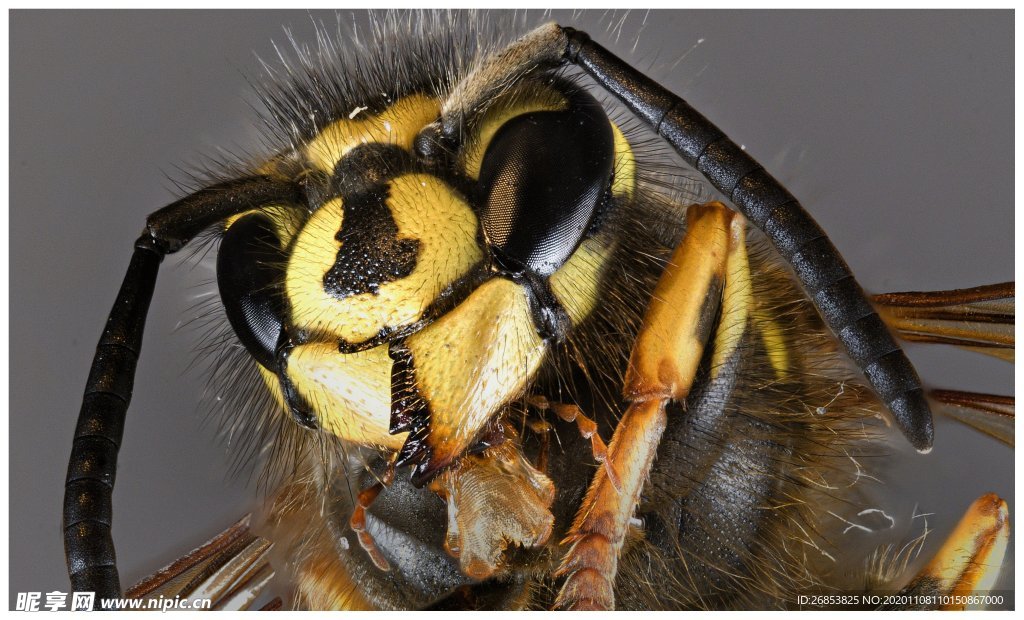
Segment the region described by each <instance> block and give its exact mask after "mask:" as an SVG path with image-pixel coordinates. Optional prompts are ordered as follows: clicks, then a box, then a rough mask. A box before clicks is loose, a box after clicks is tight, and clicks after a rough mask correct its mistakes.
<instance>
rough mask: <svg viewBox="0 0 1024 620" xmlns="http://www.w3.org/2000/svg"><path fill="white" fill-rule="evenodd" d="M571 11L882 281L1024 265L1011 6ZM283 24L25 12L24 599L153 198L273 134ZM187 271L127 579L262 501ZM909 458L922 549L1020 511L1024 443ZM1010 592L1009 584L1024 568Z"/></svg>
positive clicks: (121, 511) (949, 434) (902, 509)
mask: <svg viewBox="0 0 1024 620" xmlns="http://www.w3.org/2000/svg"><path fill="white" fill-rule="evenodd" d="M315 15H316V17H318V18H323V19H325V20H327V21H328V22H330V23H333V20H334V16H333V14H332V13H325V14H315ZM536 17H537V19H538V20H539V19H541V18H542V16H541V15H539V14H538V15H536ZM554 17H555V18H557V19H558V20H559V21H561V22H562V23H567V24H578V25H580V26H581V27H583V28H586V29H588V30H589V31H590V32H591V34H592V35H594V37H595V39H597V40H599V41H602V42H603V43H605V44H606V45H607V46H609V47H611V48H612V49H614V50H616V51H618V52H619V53H621V54H623V55H625V56H626V57H627V58H629V59H630V60H631V61H632V62H634V64H636V65H638V66H639V67H641V68H643V69H645V70H649V72H650V73H651V74H652V75H653V76H654V77H656V78H658V79H659V80H660V81H662V82H663V83H664V84H666V85H667V86H668V87H669V88H671V89H672V90H674V91H675V92H677V93H680V94H681V95H683V96H684V97H686V98H687V99H688V100H689V101H690V102H691V103H692V104H694V105H695V107H697V109H699V110H702V111H703V112H704V114H706V115H707V116H709V117H710V118H711V119H712V120H713V121H714V122H716V123H717V124H719V125H720V126H721V127H722V128H723V129H724V130H725V131H726V132H727V133H729V134H730V135H731V136H732V137H733V138H734V139H735V140H736V141H737V142H740V143H741V144H745V145H746V146H747V148H748V149H749V151H750V152H751V153H752V154H753V155H754V156H755V157H757V158H759V159H760V160H761V161H762V162H763V163H764V164H766V165H767V166H768V167H769V169H770V170H772V171H773V172H774V173H775V174H776V176H778V177H779V178H780V179H781V180H783V182H784V183H786V184H787V185H788V187H789V188H790V189H791V190H792V191H793V192H794V193H795V194H796V195H797V196H798V197H800V198H801V200H802V201H803V203H804V204H805V205H806V206H807V207H808V208H809V209H810V210H811V212H812V213H813V214H814V215H815V217H816V218H817V219H818V221H819V222H820V223H821V224H822V225H823V226H824V228H825V229H826V230H828V231H829V232H830V234H831V235H832V238H833V240H834V241H835V243H836V245H837V246H838V247H839V249H840V250H841V251H842V252H843V253H844V255H845V256H846V258H847V260H848V262H849V263H850V265H851V267H852V268H853V270H854V272H855V273H857V274H858V276H859V279H860V281H861V283H862V284H863V285H864V286H865V288H867V289H869V290H872V291H876V292H881V291H886V290H908V289H916V290H927V289H938V288H953V287H958V286H970V285H975V284H981V283H988V282H996V281H1002V280H1009V279H1012V278H1013V267H1012V265H1013V209H1012V206H1011V205H1012V204H1013V203H1012V201H1013V180H1012V179H1013V170H1014V167H1013V121H1014V116H1013V60H1012V59H1013V55H1012V52H1013V14H1012V13H1011V12H970V13H965V12H927V13H922V12H884V13H882V12H867V13H850V12H815V13H806V12H667V13H666V12H655V13H651V14H650V15H646V14H645V13H644V12H642V11H640V12H634V13H632V14H629V15H627V16H625V23H624V25H623V27H622V29H621V33H622V34H621V37H618V38H616V36H615V35H614V34H609V33H606V32H604V26H605V24H607V23H609V21H612V18H610V17H609V16H608V15H606V14H605V13H604V12H602V11H592V12H589V13H585V14H583V15H578V16H577V15H573V14H571V13H558V14H556V15H555V16H554ZM619 17H621V15H616V16H613V18H614V20H615V21H616V22H617V20H618V18H619ZM355 18H356V19H357V20H361V19H363V16H362V15H361V14H360V15H357V16H355ZM346 19H348V17H347V14H346ZM282 25H291V26H293V28H294V31H295V33H296V36H297V38H298V39H300V40H306V41H308V40H310V33H311V32H312V27H311V25H310V16H309V15H308V14H307V13H304V12H290V13H289V12H210V13H197V12H154V11H147V12H64V11H48V12H26V11H15V12H13V13H12V14H11V20H10V33H11V61H10V62H11V64H10V76H11V77H10V79H11V84H10V93H11V96H10V112H11V124H10V130H11V133H10V136H11V152H10V166H11V170H10V172H11V176H10V178H11V194H10V198H11V218H10V224H11V256H10V259H11V274H10V275H11V279H10V282H11V314H10V317H11V323H10V328H11V329H10V334H11V354H10V368H11V376H10V379H11V381H10V384H11V400H10V409H11V422H10V472H11V473H10V476H11V478H10V533H11V534H10V536H11V547H10V549H11V554H10V561H11V573H10V574H11V581H10V587H11V592H12V601H13V595H14V594H13V593H15V592H18V591H26V590H34V591H44V592H45V591H48V590H53V589H62V588H63V589H66V587H67V578H66V574H65V572H64V571H65V569H64V562H63V556H62V545H61V534H60V505H61V495H62V483H63V477H64V471H65V468H66V463H67V455H68V451H69V447H70V444H71V436H72V433H73V429H74V420H75V417H76V415H77V412H78V407H79V403H80V398H81V390H82V386H83V385H84V382H85V378H86V374H87V371H88V368H89V362H90V359H91V357H92V354H93V347H94V346H95V342H96V338H97V337H98V335H99V331H100V328H101V326H102V325H103V321H104V318H105V316H106V313H107V312H108V310H109V308H110V304H111V302H112V300H113V297H114V294H115V292H116V290H117V287H118V284H119V283H120V280H121V278H122V275H123V270H124V267H125V265H126V264H127V260H128V257H129V252H130V248H131V243H132V241H133V240H134V239H135V237H136V236H137V234H138V232H139V230H140V228H141V226H142V223H143V219H144V217H145V215H146V214H147V213H148V212H150V211H152V210H154V209H156V208H158V207H160V206H163V205H164V204H166V203H168V202H170V201H171V200H172V199H174V198H175V197H176V196H175V194H174V192H173V186H172V184H171V183H170V182H168V180H167V175H168V174H169V175H170V176H172V177H174V176H175V174H176V173H175V166H178V165H187V164H188V163H189V162H192V161H195V159H196V156H197V154H200V153H209V152H211V151H214V150H215V148H216V146H218V145H228V146H241V147H245V146H246V145H253V144H255V143H256V135H257V134H256V129H255V128H254V127H253V125H252V124H251V121H252V119H253V113H252V112H251V110H250V108H249V103H248V102H249V101H251V97H249V89H248V87H247V85H246V81H245V75H247V74H248V75H255V74H257V73H258V66H257V63H256V62H255V60H254V56H253V52H256V53H258V54H259V55H261V56H263V57H266V58H272V57H273V47H272V46H271V43H270V41H271V39H274V40H277V41H282V40H283V39H284V37H283V34H282V30H281V26H282ZM638 35H639V41H638V43H637V45H636V51H635V53H633V54H630V50H631V49H632V47H633V45H634V41H636V40H637V37H638ZM699 39H703V43H701V44H700V45H697V46H696V47H695V48H694V49H692V51H690V52H689V53H688V54H686V55H685V57H683V53H684V52H686V51H687V50H689V49H690V48H691V47H693V46H694V45H695V44H697V41H698V40H699ZM247 98H248V99H247ZM177 263H178V260H177V259H176V258H174V257H171V258H169V259H168V260H167V261H166V262H165V267H164V270H163V271H162V274H161V278H160V282H159V285H158V287H157V292H156V297H155V299H154V303H153V309H152V311H151V313H150V317H149V323H148V326H149V328H148V331H147V334H146V345H145V348H144V354H143V358H142V362H141V364H140V368H139V373H138V377H137V381H136V395H135V398H134V402H133V403H132V408H131V411H130V415H129V421H128V425H127V430H126V432H125V444H124V448H123V450H122V452H121V460H120V468H119V472H118V485H117V490H116V492H115V515H116V516H115V519H116V527H115V532H116V543H117V549H118V556H119V560H120V567H121V574H122V581H123V583H124V584H125V585H127V584H130V583H132V582H133V581H135V580H136V579H138V578H139V577H141V576H142V575H144V574H145V573H148V572H150V571H152V570H154V569H156V568H157V567H159V566H160V565H162V564H164V563H165V562H167V561H169V560H170V559H171V558H173V557H175V556H176V555H177V554H180V553H181V552H183V551H185V550H187V549H189V548H191V547H193V546H195V545H196V544H198V543H199V542H201V541H203V540H205V539H206V538H207V537H209V536H210V535H212V534H214V533H215V532H217V531H219V529H221V528H222V527H223V526H225V525H227V524H228V523H230V522H231V521H232V520H233V519H234V518H236V517H237V516H239V515H240V514H242V513H243V512H245V511H246V510H247V507H248V506H251V505H252V502H254V501H255V499H254V498H253V497H254V490H253V489H252V488H251V487H247V486H246V485H245V482H244V481H243V480H236V479H231V478H230V477H228V476H227V475H226V473H225V472H226V471H227V463H228V458H227V457H226V455H225V452H226V451H225V448H224V447H223V446H222V445H220V444H218V443H217V442H216V441H215V439H214V437H213V435H214V432H213V429H212V428H210V427H209V426H205V427H204V426H203V424H202V420H201V417H200V416H199V415H198V414H197V411H196V409H197V401H198V398H199V394H200V392H201V389H202V377H200V376H197V375H196V374H195V373H186V372H185V369H186V366H187V365H188V361H189V360H190V359H191V347H193V346H194V345H195V341H196V335H195V334H194V333H192V332H189V331H188V330H187V329H186V330H180V331H177V332H176V331H175V326H176V325H178V324H179V323H181V322H183V321H184V320H186V319H187V318H189V316H190V314H189V310H188V307H189V305H190V303H191V299H192V298H194V296H195V294H196V293H195V291H196V289H194V288H191V287H193V286H194V285H195V283H196V282H201V281H202V280H204V279H206V278H207V277H208V275H209V274H210V273H212V272H211V271H209V270H206V269H204V268H202V267H201V268H199V269H197V270H194V271H192V272H189V270H187V269H184V268H182V269H174V265H176V264H177ZM911 356H912V357H913V359H914V361H915V362H916V363H917V366H918V369H919V371H920V374H921V375H922V377H924V378H925V380H926V381H928V382H930V383H931V384H933V385H937V386H944V387H960V388H967V389H975V390H980V391H992V392H995V393H1011V392H1012V389H1013V388H1012V368H1011V366H1010V365H1007V364H1002V363H998V362H995V361H992V360H989V359H988V358H982V357H980V356H977V355H971V354H967V353H961V352H958V351H953V350H949V349H947V348H941V347H940V348H935V349H926V348H925V349H922V348H919V347H914V348H912V349H911ZM896 451H897V453H898V454H897V457H898V458H896V459H895V462H894V463H893V464H891V465H886V466H885V467H884V471H882V472H880V473H879V477H881V478H883V479H884V481H885V484H884V486H883V489H884V492H885V493H889V494H891V495H892V496H893V497H894V498H897V499H895V500H893V503H892V504H891V509H892V510H893V511H895V512H897V513H899V514H898V516H899V518H900V525H901V526H902V527H904V528H908V527H909V526H907V524H906V518H907V517H908V516H909V514H910V511H911V509H912V506H913V504H914V503H918V504H919V505H920V507H919V512H930V513H935V514H934V515H933V516H931V517H929V525H930V526H931V527H932V528H934V529H935V532H934V533H933V535H932V536H931V537H930V538H929V547H928V550H926V552H925V555H928V554H929V553H930V552H931V551H932V550H934V548H935V547H936V545H937V544H939V543H940V542H941V540H942V539H943V537H944V535H945V532H947V531H948V529H949V528H950V527H951V526H952V524H953V523H955V521H956V520H957V518H958V517H959V515H960V513H961V511H962V510H963V509H964V507H965V506H966V505H967V504H968V503H969V502H970V501H971V500H972V499H973V498H974V497H976V496H978V495H980V494H981V493H982V492H985V491H989V490H991V491H996V492H998V493H1000V494H1001V495H1003V496H1004V497H1006V498H1007V499H1008V500H1009V501H1010V505H1011V511H1012V510H1013V509H1014V505H1013V473H1012V472H1013V455H1012V451H1011V450H1009V449H1007V448H1005V447H1003V446H1000V445H997V444H996V443H995V442H994V441H990V440H988V439H986V438H984V437H981V436H979V435H977V434H975V433H973V432H970V431H964V430H961V429H959V428H958V427H956V426H955V425H953V424H952V423H948V422H946V421H944V420H939V421H938V423H937V429H936V441H935V450H934V451H933V452H932V454H930V455H928V456H917V455H914V454H910V453H909V451H908V450H906V449H904V448H902V447H899V446H897V447H896ZM906 531H907V532H912V533H914V534H916V533H919V530H911V529H906ZM856 534H857V533H856V532H854V533H853V534H851V536H855V535H856ZM862 542H863V541H862ZM1002 583H1006V584H1012V570H1011V569H1007V570H1006V571H1004V577H1003V579H1002ZM1007 587H1012V585H1007Z"/></svg>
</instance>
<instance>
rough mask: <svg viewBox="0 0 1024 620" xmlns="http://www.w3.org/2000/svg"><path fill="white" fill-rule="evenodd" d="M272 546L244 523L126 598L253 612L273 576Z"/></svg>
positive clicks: (138, 586) (246, 520)
mask: <svg viewBox="0 0 1024 620" xmlns="http://www.w3.org/2000/svg"><path fill="white" fill-rule="evenodd" d="M270 547H271V544H270V542H269V541H267V540H266V539H264V538H260V537H259V536H256V535H254V534H253V533H252V532H251V531H250V530H249V517H248V516H246V517H244V518H242V519H241V520H240V521H239V522H238V523H235V524H234V525H232V526H231V527H229V528H228V529H226V530H224V531H223V532H221V533H220V534H218V535H217V536H216V537H214V538H212V539H211V540H209V541H208V542H206V543H204V544H203V545H202V546H200V547H199V548H197V549H195V550H194V551H191V552H190V553H189V554H188V555H186V556H184V557H182V558H180V559H178V560H175V561H174V562H173V563H171V564H170V565H168V566H166V567H164V568H162V569H161V570H159V571H157V572H156V573H154V574H153V575H150V576H149V577H146V578H145V579H143V580H142V581H140V582H139V583H137V584H135V585H134V586H132V587H130V588H128V590H127V591H126V592H125V594H124V595H125V597H126V598H134V599H145V600H157V599H161V600H164V601H174V600H175V599H176V598H177V599H210V601H211V609H217V610H239V609H248V608H249V606H250V605H252V603H253V602H254V601H255V600H256V599H257V598H258V597H259V596H260V594H262V592H263V589H264V588H265V587H266V586H267V584H268V583H269V582H270V579H271V578H272V577H273V576H274V570H273V569H272V568H271V567H270V564H269V561H268V554H269V551H270Z"/></svg>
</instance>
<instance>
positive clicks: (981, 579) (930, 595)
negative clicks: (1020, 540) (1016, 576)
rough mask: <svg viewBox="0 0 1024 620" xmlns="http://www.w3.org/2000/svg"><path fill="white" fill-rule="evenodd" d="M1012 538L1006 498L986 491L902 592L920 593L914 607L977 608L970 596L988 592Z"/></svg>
mask: <svg viewBox="0 0 1024 620" xmlns="http://www.w3.org/2000/svg"><path fill="white" fill-rule="evenodd" d="M1009 539H1010V514H1009V511H1008V510H1007V508H1006V502H1004V501H1003V500H1002V499H1000V498H999V497H998V496H997V495H995V494H994V493H989V494H987V495H983V496H981V497H979V498H978V499H976V500H975V501H974V503H973V504H971V506H970V507H969V508H968V509H967V512H966V513H965V514H964V516H963V518H962V519H960V523H958V524H957V526H956V528H955V529H954V530H953V533H952V534H950V535H949V538H947V539H946V542H945V543H943V545H942V548H941V549H939V551H938V552H937V553H936V554H935V557H933V558H932V560H931V561H930V562H929V563H928V565H927V566H925V567H924V568H923V569H921V572H919V573H918V574H917V575H916V576H915V577H914V579H913V581H911V582H910V584H909V585H907V586H906V587H905V588H904V589H903V590H902V591H901V592H900V593H901V594H907V595H918V598H920V599H921V601H922V603H921V604H919V605H918V606H916V607H915V608H923V609H943V610H963V609H968V608H977V607H974V606H973V605H971V604H970V599H968V598H967V596H968V595H971V594H982V595H984V594H987V593H988V591H989V590H991V589H992V586H993V585H995V581H996V579H997V578H998V577H999V568H1000V567H1001V566H1002V564H1003V555H1004V554H1005V553H1006V544H1007V542H1008V541H1009ZM930 601H934V602H930Z"/></svg>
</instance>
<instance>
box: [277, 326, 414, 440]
mask: <svg viewBox="0 0 1024 620" xmlns="http://www.w3.org/2000/svg"><path fill="white" fill-rule="evenodd" d="M261 370H262V371H263V375H264V379H265V380H267V381H268V383H269V382H270V381H271V378H273V379H272V381H273V383H274V384H275V385H276V384H277V377H276V376H274V375H273V374H272V373H270V372H268V371H266V370H263V369H262V368H261ZM288 378H289V379H290V380H291V382H292V384H293V385H294V386H295V389H296V390H297V391H298V393H299V394H300V395H301V396H302V398H303V399H304V400H305V401H306V402H307V403H308V404H309V405H310V407H312V408H313V409H314V411H315V412H316V415H317V419H318V420H319V421H320V427H321V428H323V429H324V430H325V431H327V432H329V433H332V434H333V435H335V436H337V437H340V438H341V439H344V440H346V441H351V442H353V443H357V444H360V445H364V446H377V447H384V448H388V449H390V450H398V449H399V448H401V447H402V443H403V442H404V441H405V433H402V434H400V435H391V434H389V433H388V428H389V426H390V423H391V358H390V357H388V348H387V346H380V347H375V348H373V349H368V350H366V351H360V352H358V353H339V352H338V348H337V346H336V345H334V344H331V343H323V342H314V343H309V344H304V345H300V346H297V347H295V348H294V349H292V353H291V356H290V357H289V358H288ZM275 395H276V396H277V397H278V400H279V402H280V400H281V396H280V387H277V388H276V391H275ZM282 405H283V403H282Z"/></svg>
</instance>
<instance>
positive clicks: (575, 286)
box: [548, 237, 612, 325]
mask: <svg viewBox="0 0 1024 620" xmlns="http://www.w3.org/2000/svg"><path fill="white" fill-rule="evenodd" d="M611 254H612V247H611V246H609V245H605V242H603V241H602V240H601V239H600V237H591V238H589V239H586V240H584V241H583V243H581V244H580V247H579V248H577V249H576V251H575V252H574V253H573V255H572V256H570V257H569V260H567V261H566V262H565V264H564V265H562V266H561V268H559V270H558V271H556V272H555V273H553V274H551V277H550V278H549V280H548V282H550V284H551V290H552V292H554V294H555V297H556V298H558V301H559V302H561V304H562V307H564V308H565V311H566V312H568V313H569V319H570V320H571V321H572V324H573V325H579V324H580V323H582V322H583V320H584V319H586V318H587V317H588V316H590V313H591V312H593V311H594V308H595V307H596V306H597V298H598V295H599V293H600V286H601V272H602V271H604V268H605V265H606V264H607V262H608V259H609V258H610V257H611Z"/></svg>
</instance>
